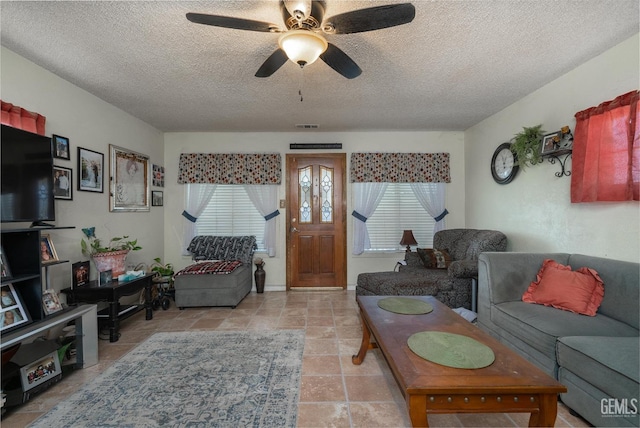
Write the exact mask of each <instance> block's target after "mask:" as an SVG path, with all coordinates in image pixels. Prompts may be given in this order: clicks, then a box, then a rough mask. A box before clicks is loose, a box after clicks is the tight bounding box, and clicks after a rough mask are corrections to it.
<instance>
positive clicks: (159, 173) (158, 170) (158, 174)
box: [153, 164, 164, 187]
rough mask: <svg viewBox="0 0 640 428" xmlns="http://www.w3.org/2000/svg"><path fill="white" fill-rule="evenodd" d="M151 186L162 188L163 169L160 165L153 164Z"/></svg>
mask: <svg viewBox="0 0 640 428" xmlns="http://www.w3.org/2000/svg"><path fill="white" fill-rule="evenodd" d="M153 185H154V186H156V187H164V167H163V166H162V165H156V164H153Z"/></svg>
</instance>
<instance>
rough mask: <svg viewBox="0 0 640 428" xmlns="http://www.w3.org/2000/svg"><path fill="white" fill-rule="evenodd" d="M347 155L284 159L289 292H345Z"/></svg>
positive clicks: (310, 155)
mask: <svg viewBox="0 0 640 428" xmlns="http://www.w3.org/2000/svg"><path fill="white" fill-rule="evenodd" d="M345 169H346V155H345V154H344V153H335V154H332V153H323V154H318V155H312V154H304V155H287V206H288V208H287V289H291V288H295V287H341V288H345V289H346V288H347V263H346V262H347V260H346V254H347V252H346V242H347V239H346V236H347V226H346V209H347V208H346V200H347V199H346V194H345V193H346V191H345V189H346V184H345V176H346V172H345Z"/></svg>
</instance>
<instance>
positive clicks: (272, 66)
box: [256, 49, 289, 77]
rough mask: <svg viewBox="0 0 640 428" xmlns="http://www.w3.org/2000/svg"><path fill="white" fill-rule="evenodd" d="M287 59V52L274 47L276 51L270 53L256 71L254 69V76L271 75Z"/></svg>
mask: <svg viewBox="0 0 640 428" xmlns="http://www.w3.org/2000/svg"><path fill="white" fill-rule="evenodd" d="M288 59H289V58H288V57H287V54H286V53H284V51H283V50H282V49H276V51H275V52H274V53H272V54H271V56H270V57H269V58H267V60H266V61H265V62H264V63H262V65H261V66H260V68H259V69H258V71H256V77H269V76H271V75H272V74H273V73H275V72H276V71H278V69H279V68H280V67H282V65H283V64H284V63H285V62H287V60H288Z"/></svg>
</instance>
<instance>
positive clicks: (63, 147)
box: [51, 134, 71, 160]
mask: <svg viewBox="0 0 640 428" xmlns="http://www.w3.org/2000/svg"><path fill="white" fill-rule="evenodd" d="M51 140H52V141H53V157H54V158H58V159H66V160H69V159H71V156H70V147H69V139H68V138H67V137H61V136H60V135H55V134H53V135H52V136H51Z"/></svg>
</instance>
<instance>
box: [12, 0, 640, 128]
mask: <svg viewBox="0 0 640 428" xmlns="http://www.w3.org/2000/svg"><path fill="white" fill-rule="evenodd" d="M405 1H406V0H405ZM391 3H400V2H398V1H395V0H388V1H384V0H381V1H355V0H354V1H345V0H327V10H326V13H325V17H331V16H333V15H336V14H339V13H343V12H347V11H351V10H354V9H360V8H364V7H371V6H377V5H382V4H391ZM413 4H414V5H415V8H416V17H415V19H414V20H413V22H411V23H410V24H406V25H402V26H398V27H394V28H388V29H383V30H377V31H372V32H366V33H357V34H348V35H328V36H326V38H327V40H328V41H329V42H330V43H333V44H335V45H336V46H338V47H339V48H340V49H342V50H343V51H344V52H346V53H347V54H348V55H349V56H350V57H351V58H352V59H353V60H354V61H355V62H356V63H357V64H358V65H359V66H360V68H362V70H363V73H362V75H361V76H359V77H358V78H356V79H353V80H347V79H345V78H344V77H342V76H340V75H339V74H337V73H336V72H335V71H333V70H332V69H331V68H329V67H328V66H327V65H326V64H324V63H323V62H322V61H320V60H319V61H317V62H316V63H314V64H311V65H309V66H307V67H306V68H305V69H304V70H303V71H302V70H300V68H299V67H298V66H297V65H295V64H293V63H291V62H287V63H286V64H285V65H284V66H283V67H282V68H280V70H278V71H277V72H276V73H275V74H274V75H273V76H271V77H269V78H257V77H254V74H255V72H256V70H257V69H258V68H259V67H260V65H261V64H262V63H263V62H264V61H265V59H266V58H267V57H268V56H269V55H270V54H271V53H272V52H273V51H274V50H275V49H276V48H277V39H278V34H270V33H259V32H252V31H240V30H232V29H225V28H217V27H210V26H204V25H198V24H193V23H190V22H189V21H187V19H186V18H185V14H186V13H187V12H198V13H213V14H218V15H227V16H234V17H241V18H246V19H253V20H258V21H267V22H272V23H275V24H278V25H280V26H283V25H282V17H281V15H280V10H279V5H278V2H277V1H275V0H216V1H207V2H190V1H116V2H107V1H72V2H71V1H41V2H40V1H15V2H14V1H5V0H3V1H2V2H1V3H0V14H1V27H0V28H1V38H0V40H1V43H2V45H3V46H5V47H7V48H8V49H10V50H12V51H13V52H15V53H17V54H19V55H21V56H23V57H25V58H27V59H29V60H31V61H33V62H34V63H36V64H38V65H40V66H42V67H44V68H45V69H47V70H50V71H51V72H53V73H55V74H57V75H58V76H60V77H62V78H63V79H65V80H68V81H70V82H72V83H74V84H75V85H77V86H79V87H81V88H83V89H85V90H87V91H88V92H90V93H92V94H94V95H96V96H98V97H100V98H101V99H103V100H105V101H107V102H109V103H111V104H113V105H115V106H117V107H119V108H121V109H122V110H124V111H126V112H128V113H130V114H132V115H133V116H136V117H138V118H140V119H141V120H143V121H145V122H147V123H149V124H151V125H152V126H154V127H156V128H158V129H160V130H163V131H278V132H282V131H297V130H298V129H296V128H295V125H296V124H318V125H319V126H320V128H319V130H320V131H361V130H465V129H467V128H468V127H470V126H472V125H474V124H476V123H478V122H480V121H481V120H483V119H484V118H486V117H488V116H490V115H492V114H494V113H496V112H498V111H500V110H501V109H503V108H505V107H507V106H508V105H510V104H511V103H513V102H514V101H516V100H518V99H520V98H522V97H523V96H524V95H526V94H529V93H531V92H533V91H534V90H536V89H538V88H540V87H541V86H543V85H545V84H546V83H548V82H550V81H552V80H554V79H556V78H557V77H559V76H561V75H562V74H564V73H566V72H568V71H570V70H571V69H573V68H575V67H576V66H577V65H579V64H582V63H584V62H585V61H587V60H589V59H591V58H593V57H595V56H597V55H598V54H600V53H602V52H604V51H605V50H607V49H609V48H611V47H612V46H614V45H616V44H618V43H620V42H622V41H623V40H625V39H627V38H629V37H631V36H632V35H634V34H636V33H637V32H638V31H639V23H638V16H639V11H638V8H639V6H638V1H637V0H576V1H566V0H562V1H560V0H520V1H516V0H509V1H504V0H484V1H471V0H460V1H453V0H449V1H426V0H415V1H413ZM299 90H302V94H303V98H304V100H303V101H302V102H301V101H300V97H299V95H298V91H299ZM7 101H9V102H10V101H11V100H7ZM311 132H314V131H311Z"/></svg>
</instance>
